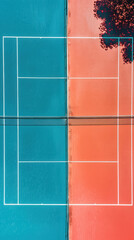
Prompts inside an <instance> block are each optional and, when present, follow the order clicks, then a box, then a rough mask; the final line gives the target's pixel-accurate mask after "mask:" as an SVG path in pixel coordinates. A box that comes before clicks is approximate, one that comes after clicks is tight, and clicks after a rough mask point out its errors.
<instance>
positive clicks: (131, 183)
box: [131, 38, 134, 204]
mask: <svg viewBox="0 0 134 240" xmlns="http://www.w3.org/2000/svg"><path fill="white" fill-rule="evenodd" d="M131 64H132V73H131V74H132V76H131V116H133V101H134V99H133V38H132V63H131ZM131 203H132V204H133V119H132V118H131Z"/></svg>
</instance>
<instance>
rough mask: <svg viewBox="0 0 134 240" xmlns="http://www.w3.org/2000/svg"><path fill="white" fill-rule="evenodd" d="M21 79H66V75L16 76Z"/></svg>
mask: <svg viewBox="0 0 134 240" xmlns="http://www.w3.org/2000/svg"><path fill="white" fill-rule="evenodd" d="M18 78H21V79H67V77H18Z"/></svg>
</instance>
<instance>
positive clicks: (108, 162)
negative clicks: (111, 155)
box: [19, 161, 117, 163]
mask: <svg viewBox="0 0 134 240" xmlns="http://www.w3.org/2000/svg"><path fill="white" fill-rule="evenodd" d="M67 162H69V163H72V162H73V163H117V161H19V163H67Z"/></svg>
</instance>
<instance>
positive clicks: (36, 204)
mask: <svg viewBox="0 0 134 240" xmlns="http://www.w3.org/2000/svg"><path fill="white" fill-rule="evenodd" d="M4 205H5V206H68V205H69V206H94V207H96V206H101V207H105V206H111V207H112V206H115V207H117V206H118V207H119V206H120V207H125V206H126V207H128V206H133V205H132V204H117V203H115V204H110V203H109V204H101V203H100V204H99V203H97V204H96V203H93V204H92V203H91V204H89V203H85V204H84V203H69V204H68V203H65V204H64V203H63V204H60V203H59V204H58V203H52V204H49V203H48V204H47V203H46V204H45V203H32V204H31V203H19V204H16V203H5V204H4Z"/></svg>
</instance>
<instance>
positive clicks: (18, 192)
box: [16, 38, 19, 203]
mask: <svg viewBox="0 0 134 240" xmlns="http://www.w3.org/2000/svg"><path fill="white" fill-rule="evenodd" d="M16 58H17V118H18V117H19V81H18V38H16ZM17 203H19V119H17Z"/></svg>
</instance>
